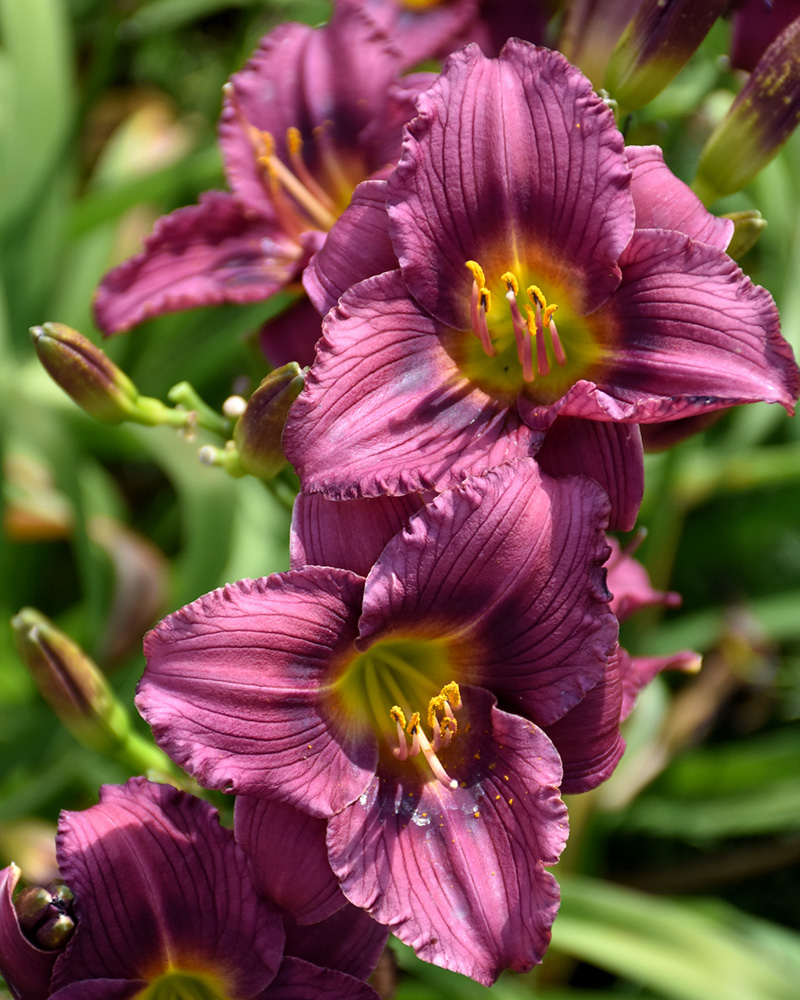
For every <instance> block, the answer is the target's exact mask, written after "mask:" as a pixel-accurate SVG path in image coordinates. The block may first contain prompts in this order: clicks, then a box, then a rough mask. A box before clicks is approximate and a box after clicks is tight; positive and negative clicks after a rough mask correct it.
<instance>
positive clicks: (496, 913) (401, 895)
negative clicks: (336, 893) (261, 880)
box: [328, 688, 567, 985]
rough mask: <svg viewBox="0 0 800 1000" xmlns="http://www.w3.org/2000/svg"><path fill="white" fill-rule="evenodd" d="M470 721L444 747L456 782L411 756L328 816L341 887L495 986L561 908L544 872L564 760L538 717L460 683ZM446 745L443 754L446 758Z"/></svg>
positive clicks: (558, 824)
mask: <svg viewBox="0 0 800 1000" xmlns="http://www.w3.org/2000/svg"><path fill="white" fill-rule="evenodd" d="M462 694H463V696H464V711H466V712H467V713H468V715H469V719H470V728H469V730H468V731H462V732H459V733H458V734H456V736H455V738H454V740H453V743H452V744H451V745H450V746H449V747H448V748H447V749H446V751H444V752H443V753H442V761H443V762H444V761H445V760H446V761H447V764H446V766H447V767H448V769H449V771H448V773H450V772H452V773H453V774H454V775H455V778H457V779H459V780H460V785H459V787H458V788H457V789H455V790H450V789H449V788H445V787H444V786H443V785H442V784H440V783H439V782H438V781H436V780H431V781H427V782H425V781H424V778H423V779H422V780H421V776H420V773H419V771H417V770H416V767H415V763H414V762H413V761H407V762H405V764H404V765H402V766H401V767H402V768H403V770H402V771H400V772H399V773H398V771H397V768H393V769H391V770H387V771H384V772H382V773H380V774H379V776H378V777H376V778H375V780H374V781H373V783H372V785H371V786H370V788H369V789H368V791H367V793H366V794H365V795H364V796H362V797H361V798H360V799H359V800H358V801H357V802H354V803H353V805H352V806H350V807H349V808H348V809H346V810H344V812H342V813H341V814H339V815H338V816H335V817H333V818H332V819H331V820H330V821H329V824H328V830H329V833H328V849H329V853H330V858H331V863H332V865H333V868H334V870H335V871H336V872H337V874H338V875H339V877H340V879H341V882H342V888H343V890H344V892H345V894H346V895H347V896H348V897H349V898H350V899H351V900H352V901H353V902H354V903H355V904H356V906H360V907H362V908H363V909H365V910H366V911H367V912H368V913H371V914H372V915H373V916H374V917H375V918H376V919H377V920H379V921H380V922H381V923H386V924H388V925H389V928H390V929H391V931H392V933H394V934H396V935H397V936H398V937H399V938H400V939H401V940H402V941H405V942H406V943H407V944H410V945H412V946H413V948H414V950H415V951H416V952H417V954H418V955H419V957H420V958H422V959H424V960H425V961H428V962H434V963H435V964H437V965H442V966H445V967H446V968H449V969H453V970H454V971H456V972H461V973H463V974H464V975H467V976H471V977H472V978H473V979H476V980H477V981H478V982H481V983H484V984H486V985H490V984H491V983H492V982H493V981H494V979H495V978H496V977H497V975H498V974H499V972H500V971H501V970H502V969H505V968H511V969H514V970H516V971H524V970H527V969H529V968H530V967H531V966H532V965H533V964H535V963H536V962H540V961H541V959H542V956H543V954H544V952H545V950H546V948H547V944H548V942H549V940H550V925H551V923H552V921H553V918H554V916H555V912H556V909H557V907H558V887H557V885H556V883H555V880H554V879H553V878H552V876H551V875H549V874H548V873H547V872H545V870H544V866H545V865H550V864H554V863H555V861H556V860H557V859H558V856H559V854H560V852H561V850H562V848H563V846H564V842H565V840H566V834H567V814H566V809H565V807H564V804H563V803H562V802H561V800H560V799H559V797H558V788H557V786H558V783H559V781H560V778H561V766H560V763H559V759H558V755H557V754H556V753H555V751H554V750H553V747H552V745H551V744H550V742H549V740H548V739H547V737H546V736H545V735H544V734H543V733H542V731H541V730H539V729H537V728H536V727H535V726H534V725H533V724H532V723H530V722H527V721H525V720H523V719H521V718H519V717H518V716H515V715H508V714H506V713H505V712H501V711H499V710H498V709H497V708H495V707H493V705H494V699H493V698H492V697H491V696H490V695H489V694H488V693H487V692H485V691H481V690H479V689H473V688H470V689H469V690H465V691H463V692H462ZM445 755H447V756H446V757H445Z"/></svg>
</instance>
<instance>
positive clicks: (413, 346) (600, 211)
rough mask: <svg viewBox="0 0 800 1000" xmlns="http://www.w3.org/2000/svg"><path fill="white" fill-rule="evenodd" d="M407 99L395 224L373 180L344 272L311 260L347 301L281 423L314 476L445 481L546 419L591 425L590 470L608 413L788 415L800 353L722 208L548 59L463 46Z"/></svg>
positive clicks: (512, 48)
mask: <svg viewBox="0 0 800 1000" xmlns="http://www.w3.org/2000/svg"><path fill="white" fill-rule="evenodd" d="M418 107H419V112H420V113H419V115H418V117H417V118H415V119H414V120H413V121H412V123H411V124H410V125H409V126H408V128H407V137H406V141H405V145H404V151H403V155H402V158H401V160H400V163H399V164H398V167H397V169H396V170H395V171H394V173H393V174H392V175H391V177H390V178H389V180H388V182H387V184H386V187H385V188H384V189H383V190H384V192H385V196H386V202H385V204H386V205H387V206H388V220H387V219H385V216H386V211H385V210H382V209H381V208H380V205H379V202H380V193H379V192H380V189H379V186H378V182H375V183H374V184H373V185H372V187H370V188H368V189H366V193H364V190H363V189H362V192H361V194H360V195H359V199H360V201H359V205H358V206H357V208H358V211H356V206H354V210H353V212H352V213H350V215H349V216H347V218H345V217H344V216H343V218H342V219H341V220H340V223H339V226H340V227H341V229H340V231H339V232H338V233H336V231H334V233H332V234H331V241H332V244H333V243H334V242H335V245H336V247H337V249H338V251H339V252H338V255H337V262H336V266H335V268H332V269H328V261H329V259H330V255H327V254H326V253H325V250H326V249H327V247H326V248H323V251H322V252H320V254H319V255H318V258H317V261H316V262H315V265H313V266H312V267H311V268H309V273H308V287H309V288H310V289H311V287H312V285H313V286H315V287H316V289H317V291H319V292H320V295H321V298H319V299H317V305H318V306H320V305H323V306H324V305H330V304H331V302H332V301H333V302H335V301H336V299H335V298H334V296H335V295H336V294H337V293H338V294H341V292H344V294H343V295H342V297H341V299H340V300H339V303H338V306H336V307H335V308H333V309H332V311H331V312H330V313H329V314H328V316H327V318H326V320H325V321H324V324H323V333H324V336H323V339H322V340H321V341H320V342H319V344H318V346H317V357H316V361H315V363H314V365H313V367H312V369H311V371H310V373H309V376H308V378H307V380H306V387H305V389H304V391H303V392H302V393H301V394H300V396H299V397H298V399H297V401H296V402H295V403H294V405H293V407H292V410H291V411H290V413H289V418H288V421H287V425H286V429H285V431H284V448H285V451H286V454H287V457H288V458H289V460H290V461H291V462H292V463H293V464H294V466H295V468H296V469H297V471H298V473H299V475H300V478H301V482H302V484H303V488H304V489H305V490H307V491H310V492H322V493H324V495H326V496H328V497H331V498H343V497H355V496H373V495H377V494H378V493H381V492H391V493H403V492H411V491H414V490H420V489H428V488H432V489H436V490H442V489H446V488H448V487H450V486H452V485H453V483H454V482H458V480H459V479H460V478H461V477H462V476H464V475H469V474H471V473H478V474H480V473H481V472H483V471H484V470H485V469H487V468H490V467H491V466H492V465H494V464H497V463H498V462H500V461H504V460H508V459H511V458H514V457H518V456H520V455H524V454H528V453H531V452H532V451H533V450H535V449H536V448H538V447H539V446H540V445H541V443H542V439H543V436H544V434H545V432H547V431H548V429H549V428H551V427H553V426H554V423H555V422H556V420H557V418H567V417H568V418H578V419H579V421H580V422H582V421H586V420H588V421H592V422H594V428H593V434H594V436H595V437H596V440H597V442H598V443H597V444H596V446H595V448H594V451H595V453H596V454H597V463H596V464H597V465H599V466H603V465H604V464H606V459H607V458H608V456H610V455H613V453H614V450H615V449H619V448H621V445H620V437H619V434H620V427H621V425H628V426H630V425H635V424H647V423H655V422H661V421H664V420H668V419H674V418H677V417H686V416H690V415H692V414H695V413H701V412H706V411H710V410H715V409H719V408H722V407H725V406H730V405H733V404H735V403H743V402H753V401H756V400H767V401H771V402H775V401H777V402H780V403H782V404H783V405H784V406H785V407H786V408H787V409H789V410H790V411H791V409H792V406H793V403H794V401H795V399H796V398H797V395H798V391H799V390H800V378H799V377H798V370H797V366H796V364H795V362H794V359H793V357H792V352H791V349H790V347H789V346H788V344H787V343H786V342H785V341H784V340H783V338H782V337H781V335H780V332H779V323H778V314H777V310H776V308H775V304H774V302H773V301H772V299H771V297H770V295H769V293H768V292H767V291H766V290H765V289H763V288H760V287H758V286H755V285H753V284H752V283H751V282H750V281H749V279H748V278H746V277H745V276H744V275H743V274H742V272H741V270H740V269H739V268H738V267H737V265H736V264H735V262H734V261H733V260H731V258H730V257H729V256H727V254H726V253H725V247H726V246H727V244H728V241H729V239H730V235H731V229H732V225H733V224H732V222H731V221H730V220H729V219H720V218H716V217H715V216H712V215H711V214H710V213H709V212H708V211H706V209H705V208H704V207H703V205H702V204H701V202H700V201H699V199H698V198H697V197H696V195H694V194H693V193H692V192H691V191H690V190H689V188H688V187H687V186H686V185H685V184H683V183H682V182H681V181H679V180H678V179H677V178H676V177H674V176H673V174H672V173H671V172H670V171H669V169H668V168H667V167H666V166H665V164H664V162H663V158H662V154H661V151H660V150H659V149H658V148H657V147H629V148H627V149H626V148H625V147H624V143H623V139H622V136H621V135H620V133H619V131H618V130H617V128H616V125H615V122H614V119H613V116H612V114H611V112H610V110H609V109H608V107H607V106H606V105H605V104H604V102H603V101H601V100H600V98H599V97H597V96H596V95H595V94H594V93H593V92H592V90H591V86H590V84H589V81H588V80H587V79H586V78H585V77H584V76H583V75H582V74H581V73H580V72H579V71H578V70H576V69H575V68H574V67H572V66H570V64H569V63H568V62H567V61H566V60H565V59H564V58H563V57H562V56H561V55H559V54H558V53H556V52H550V51H548V50H544V49H538V48H535V47H534V46H532V45H528V44H526V43H524V42H521V41H519V40H515V39H512V40H511V41H509V42H508V44H507V45H506V47H505V48H504V49H503V52H502V53H501V55H500V58H499V59H497V60H490V59H487V58H485V57H484V56H483V55H482V54H481V52H480V51H479V50H478V49H477V47H475V46H470V47H468V48H466V49H465V50H463V51H462V52H459V53H456V54H455V55H453V56H451V57H450V59H449V60H448V62H447V64H446V66H445V69H444V71H443V72H442V74H441V76H440V77H439V79H438V80H437V82H436V83H435V84H434V85H433V86H432V87H431V88H430V89H429V90H428V91H426V92H425V93H424V94H422V95H421V96H420V97H419V98H418ZM359 216H360V217H362V218H364V219H367V220H368V222H369V227H368V228H369V231H370V232H371V233H373V234H374V236H375V238H374V245H375V246H376V248H377V249H376V251H375V258H376V259H377V260H379V261H380V264H381V267H383V268H384V269H385V268H386V262H387V259H390V258H391V254H393V255H394V258H395V259H396V260H397V261H398V262H399V267H395V268H394V269H388V270H384V272H383V273H376V272H377V269H376V271H374V272H373V274H374V276H373V277H367V278H365V280H359V279H360V278H363V277H364V264H365V261H366V259H367V251H366V249H365V248H364V246H363V241H361V240H360V239H359V237H360V235H361V234H362V233H363V232H364V231H365V228H367V227H366V226H365V224H363V223H361V224H359V219H358V217H359ZM380 219H384V221H383V222H382V227H383V228H382V230H381V223H380V222H379V221H378V220H380ZM351 221H352V223H353V224H352V225H351ZM381 232H382V233H383V235H382V236H381V235H380V234H381ZM356 244H359V245H360V246H359V250H358V254H360V257H359V258H358V259H356V258H357V257H358V255H357V254H355V253H353V254H352V259H353V261H354V267H353V276H354V278H355V280H356V281H358V284H355V285H353V286H352V287H349V288H348V285H347V270H348V266H349V263H350V260H351V253H350V248H352V247H355V245H356ZM345 289H347V290H346V291H345ZM315 294H316V293H315ZM312 297H313V296H312ZM323 299H324V300H325V301H323ZM573 430H574V429H573ZM603 440H605V441H606V445H605V446H603V445H602V443H601V442H602V441H603ZM625 441H626V444H625V448H624V449H622V450H624V451H625V452H626V454H627V455H628V459H629V461H630V463H631V464H632V463H633V461H634V459H635V458H636V455H637V449H638V461H639V462H641V453H640V449H641V445H640V444H638V445H637V444H635V442H633V441H632V439H631V438H630V437H629V438H627V439H625ZM561 450H562V451H564V458H563V461H564V462H567V461H569V460H570V456H569V454H568V453H567V450H566V449H561ZM584 450H585V451H586V452H587V454H588V456H589V458H591V454H590V452H591V449H588V448H587V449H584ZM550 461H552V456H551V458H550ZM551 471H554V472H556V471H557V472H563V471H566V470H565V469H563V468H559V469H552V470H551ZM573 471H579V470H578V469H577V468H575V467H573ZM580 471H585V472H586V473H588V474H589V475H594V476H595V477H596V478H597V479H598V480H599V481H600V482H601V483H602V482H604V479H605V480H606V481H607V480H608V475H607V473H603V471H602V468H601V470H600V471H599V472H597V471H596V469H595V468H592V467H585V466H584V467H583V468H581V469H580ZM637 502H638V501H637ZM631 506H635V505H632V504H631V503H630V501H629V502H628V507H629V508H630V507H631ZM629 513H630V511H628V514H629ZM626 520H629V517H628V516H626V517H622V518H620V522H624V521H626ZM627 526H630V525H629V524H628V525H627Z"/></svg>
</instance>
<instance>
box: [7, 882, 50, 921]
mask: <svg viewBox="0 0 800 1000" xmlns="http://www.w3.org/2000/svg"><path fill="white" fill-rule="evenodd" d="M50 903H51V898H50V893H49V892H48V891H47V889H44V888H42V887H41V886H38V885H31V886H28V888H27V889H23V890H22V892H21V893H20V894H19V895H18V896H17V898H16V899H15V900H14V908H15V909H16V911H17V919H18V920H19V925H20V927H22V928H23V929H24V930H31V929H32V928H34V927H36V925H37V924H38V923H40V922H41V921H42V920H43V919H44V918H45V917H46V916H47V915H48V911H49V909H50Z"/></svg>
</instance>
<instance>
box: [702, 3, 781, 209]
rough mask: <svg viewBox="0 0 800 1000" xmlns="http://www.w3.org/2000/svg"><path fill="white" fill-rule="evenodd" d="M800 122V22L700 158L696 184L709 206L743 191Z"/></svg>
mask: <svg viewBox="0 0 800 1000" xmlns="http://www.w3.org/2000/svg"><path fill="white" fill-rule="evenodd" d="M798 121H800V19H798V20H796V21H793V22H792V23H791V24H790V25H789V27H788V28H786V29H785V30H784V31H782V32H781V33H780V35H778V37H777V38H776V39H775V41H774V42H773V43H772V45H770V47H769V48H768V49H767V51H766V52H765V53H764V55H763V56H762V57H761V59H760V60H759V61H758V64H757V65H756V68H755V69H754V70H753V72H752V73H751V74H750V76H749V78H748V80H747V83H745V85H744V87H742V89H741V90H740V91H739V94H738V95H737V97H736V100H735V101H734V102H733V104H732V105H731V107H730V109H729V110H728V113H727V114H726V115H725V117H724V118H723V119H722V121H721V122H720V123H719V125H718V126H717V127H716V128H715V129H714V131H713V132H712V133H711V136H710V137H709V139H708V142H707V143H706V144H705V146H704V147H703V152H702V153H701V154H700V164H699V166H698V168H697V177H696V178H695V180H694V183H693V184H692V187H693V188H694V190H695V192H696V193H697V194H698V196H699V197H700V198H701V199H702V201H703V202H704V203H705V204H706V205H710V204H711V203H712V202H713V201H716V199H717V198H722V197H723V196H724V195H726V194H733V193H734V192H735V191H741V189H742V188H743V187H745V186H746V185H747V184H749V183H750V181H751V180H752V179H753V178H754V177H755V176H756V174H758V173H760V172H761V171H762V170H763V169H764V167H766V165H767V164H768V163H769V162H770V161H771V160H772V159H773V158H774V157H775V156H776V155H777V154H778V153H779V152H780V150H781V147H782V146H783V144H784V143H785V142H786V140H787V139H788V138H789V136H790V135H791V134H792V132H793V131H794V130H795V128H796V126H797V123H798Z"/></svg>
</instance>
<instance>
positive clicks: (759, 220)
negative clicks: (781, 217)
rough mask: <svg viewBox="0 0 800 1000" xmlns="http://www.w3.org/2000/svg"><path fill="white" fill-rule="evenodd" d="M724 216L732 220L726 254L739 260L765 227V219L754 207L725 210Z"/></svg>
mask: <svg viewBox="0 0 800 1000" xmlns="http://www.w3.org/2000/svg"><path fill="white" fill-rule="evenodd" d="M725 217H726V218H728V219H732V220H733V236H731V241H730V243H729V244H728V256H729V257H733V259H734V260H740V259H741V258H742V257H743V256H744V255H745V254H746V253H747V251H748V250H750V249H751V248H752V247H754V246H755V245H756V243H757V242H758V238H759V236H761V234H762V233H763V232H764V229H765V228H766V225H767V220H766V219H765V218H764V216H763V215H762V214H761V212H759V211H758V209H756V208H748V209H744V210H743V211H741V212H726V214H725Z"/></svg>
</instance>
